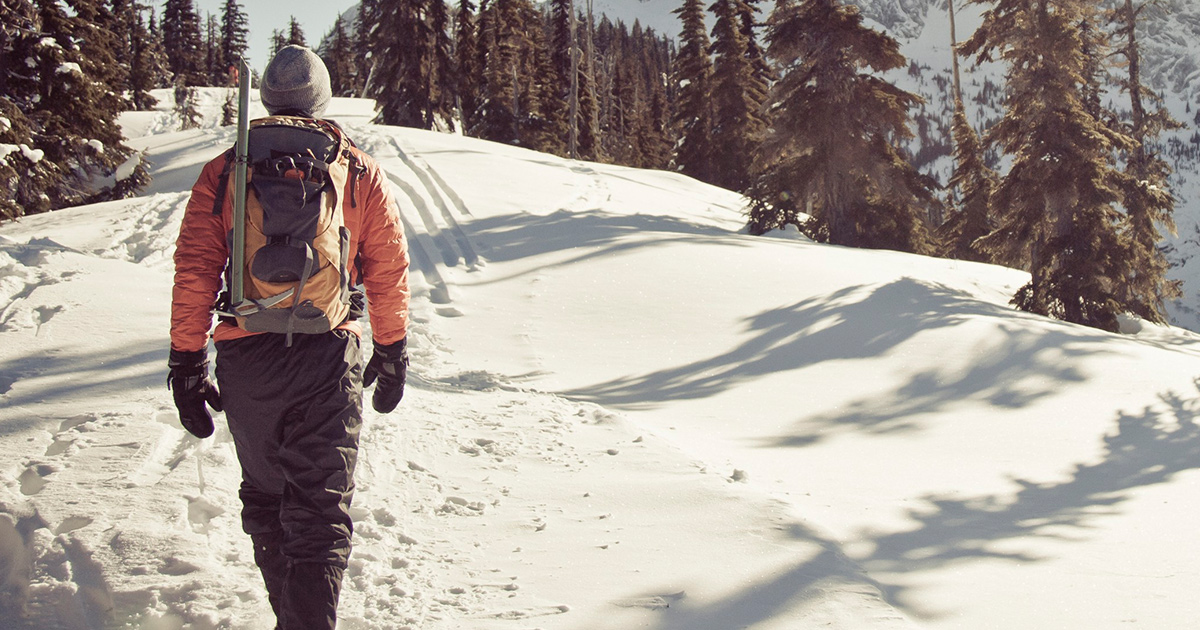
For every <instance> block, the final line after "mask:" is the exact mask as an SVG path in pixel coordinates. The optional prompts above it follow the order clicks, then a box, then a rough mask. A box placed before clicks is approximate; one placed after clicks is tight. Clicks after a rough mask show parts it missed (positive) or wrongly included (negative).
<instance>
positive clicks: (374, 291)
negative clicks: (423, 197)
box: [171, 148, 409, 352]
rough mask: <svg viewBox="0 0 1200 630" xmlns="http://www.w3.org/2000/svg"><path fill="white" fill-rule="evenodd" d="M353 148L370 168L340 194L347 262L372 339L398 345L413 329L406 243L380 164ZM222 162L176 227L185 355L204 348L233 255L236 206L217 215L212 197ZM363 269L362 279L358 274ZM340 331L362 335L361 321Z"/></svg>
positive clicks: (222, 333) (176, 329)
mask: <svg viewBox="0 0 1200 630" xmlns="http://www.w3.org/2000/svg"><path fill="white" fill-rule="evenodd" d="M351 151H353V152H354V155H355V157H356V158H357V159H358V161H359V163H360V164H362V165H363V167H365V170H364V172H362V173H360V174H359V175H358V176H356V175H355V174H354V173H351V174H350V177H349V178H348V181H347V182H346V190H345V191H344V193H345V194H344V195H343V197H342V198H343V199H344V200H345V201H344V203H343V205H342V210H343V212H344V214H345V223H346V227H347V228H349V229H350V233H351V238H350V260H351V261H356V260H357V261H358V263H359V264H357V265H354V264H352V265H351V267H352V270H351V274H352V275H351V284H352V285H356V284H358V283H359V282H362V284H363V286H364V288H365V289H366V292H367V311H368V313H369V314H370V317H371V331H372V336H373V337H374V339H375V342H376V343H379V344H390V343H395V342H397V341H400V340H401V339H403V338H404V337H405V335H406V334H407V332H408V297H409V293H408V245H407V243H406V241H405V239H404V228H403V226H402V225H401V222H400V211H399V208H398V207H397V206H396V202H395V200H394V199H393V198H392V194H391V189H390V187H389V186H388V183H387V180H386V178H385V177H384V175H383V171H382V170H381V169H380V168H379V164H378V163H377V162H375V160H373V159H371V157H370V156H368V155H366V154H365V153H363V152H362V151H360V150H358V149H357V148H352V149H351ZM225 161H226V160H225V156H224V154H222V155H221V156H218V157H217V158H215V159H214V160H212V161H211V162H209V163H208V164H206V165H205V166H204V170H202V171H201V172H200V179H199V180H197V181H196V185H195V186H193V187H192V197H191V199H190V200H189V201H188V205H187V209H186V210H185V211H184V215H183V225H182V226H181V227H180V229H179V239H178V240H177V241H176V244H175V288H174V291H173V292H172V296H171V348H172V349H174V350H180V351H185V352H188V351H195V350H202V349H204V348H205V347H207V345H208V337H209V329H211V328H212V320H213V310H214V304H215V302H216V300H217V295H218V294H219V293H220V291H221V290H222V289H223V288H224V284H223V281H222V274H223V272H224V270H225V263H226V261H227V260H228V258H229V247H228V241H227V235H228V234H229V233H230V231H231V230H232V229H233V207H232V204H231V203H230V202H229V201H226V202H225V204H224V208H223V210H222V212H221V214H220V216H218V215H215V214H213V202H214V200H215V198H216V194H217V189H218V186H219V184H220V180H221V177H222V174H221V172H222V170H223V169H224V167H225ZM229 185H230V186H232V182H230V184H229ZM351 195H354V197H353V198H352V197H351ZM360 270H361V272H362V278H359V277H358V273H359V271H360ZM341 328H345V329H348V330H351V331H353V332H354V333H356V334H358V335H359V336H362V328H361V326H359V324H358V322H348V323H345V324H343V325H342V326H341ZM254 334H259V333H251V332H247V331H245V330H242V329H241V328H238V327H237V326H235V325H233V324H230V323H227V322H224V321H222V322H220V323H218V324H217V328H216V330H214V331H213V333H212V336H213V339H214V340H216V341H222V340H225V339H237V338H239V337H246V336H249V335H254Z"/></svg>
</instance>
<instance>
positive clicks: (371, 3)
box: [354, 0, 379, 96]
mask: <svg viewBox="0 0 1200 630" xmlns="http://www.w3.org/2000/svg"><path fill="white" fill-rule="evenodd" d="M378 24H379V3H378V0H361V1H360V2H359V3H358V12H357V13H356V14H355V16H354V72H355V75H354V95H355V96H366V94H367V83H368V82H369V81H370V76H371V69H372V67H373V61H374V57H373V56H372V55H371V41H372V38H373V37H374V32H375V28H376V26H377V25H378Z"/></svg>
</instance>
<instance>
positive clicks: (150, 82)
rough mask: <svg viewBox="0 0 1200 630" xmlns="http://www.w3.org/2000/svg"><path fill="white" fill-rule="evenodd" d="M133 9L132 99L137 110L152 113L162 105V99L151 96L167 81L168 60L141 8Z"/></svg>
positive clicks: (130, 84)
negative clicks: (147, 25) (159, 102)
mask: <svg viewBox="0 0 1200 630" xmlns="http://www.w3.org/2000/svg"><path fill="white" fill-rule="evenodd" d="M131 6H133V7H134V10H133V26H132V28H131V29H130V32H129V38H130V52H131V58H130V62H129V98H130V100H131V101H132V104H133V108H134V109H136V110H139V111H148V110H151V109H153V108H154V106H155V105H157V104H158V99H156V98H154V97H153V96H152V95H151V94H150V90H153V89H155V88H157V87H160V86H161V85H162V84H163V83H164V82H165V80H166V74H167V68H166V60H165V59H164V57H163V53H162V46H161V44H160V42H159V41H158V40H157V38H156V37H155V36H154V34H153V33H152V32H151V31H150V29H148V28H147V27H146V23H145V22H144V21H143V19H142V11H141V9H140V8H139V7H137V5H131ZM151 19H153V16H152V17H151Z"/></svg>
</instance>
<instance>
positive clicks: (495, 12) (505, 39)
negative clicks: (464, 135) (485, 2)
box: [472, 0, 524, 144]
mask: <svg viewBox="0 0 1200 630" xmlns="http://www.w3.org/2000/svg"><path fill="white" fill-rule="evenodd" d="M519 1H520V0H496V1H495V2H494V3H491V4H490V5H489V6H488V7H486V9H481V10H480V13H481V16H482V20H481V22H482V24H481V26H482V29H481V32H482V37H481V41H480V44H481V47H480V53H481V57H482V61H483V76H484V80H485V86H486V87H485V92H484V98H483V102H482V103H481V104H480V111H479V115H478V117H477V118H476V126H475V129H474V130H472V135H474V136H477V137H480V138H483V139H485V140H493V141H495V142H502V143H505V144H520V143H521V132H520V123H519V119H520V117H521V115H522V113H521V98H520V96H521V91H520V87H519V85H518V83H519V81H520V77H521V72H520V67H519V63H520V50H521V47H522V45H523V41H522V40H523V35H524V25H523V24H521V23H520V22H521V19H522V17H523V14H522V12H521V10H520V6H519Z"/></svg>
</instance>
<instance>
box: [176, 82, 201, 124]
mask: <svg viewBox="0 0 1200 630" xmlns="http://www.w3.org/2000/svg"><path fill="white" fill-rule="evenodd" d="M175 115H176V116H177V117H178V118H179V128H180V129H196V128H198V127H200V121H201V116H200V110H199V109H198V108H197V107H196V89H195V88H194V87H192V86H190V85H184V84H183V83H182V82H180V83H176V84H175Z"/></svg>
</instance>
